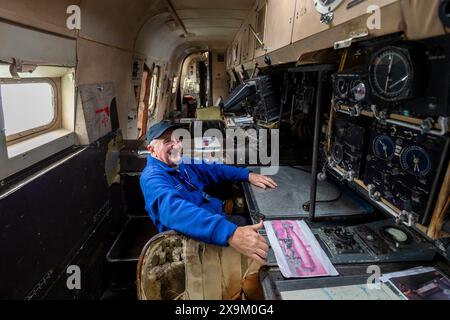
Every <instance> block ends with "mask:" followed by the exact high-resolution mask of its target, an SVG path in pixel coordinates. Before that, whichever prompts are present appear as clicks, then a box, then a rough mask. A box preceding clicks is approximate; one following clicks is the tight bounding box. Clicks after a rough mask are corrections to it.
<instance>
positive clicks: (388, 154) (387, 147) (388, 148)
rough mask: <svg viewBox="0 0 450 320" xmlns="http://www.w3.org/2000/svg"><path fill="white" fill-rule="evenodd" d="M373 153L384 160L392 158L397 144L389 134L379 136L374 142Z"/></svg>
mask: <svg viewBox="0 0 450 320" xmlns="http://www.w3.org/2000/svg"><path fill="white" fill-rule="evenodd" d="M372 147H373V153H374V154H375V155H376V156H377V157H378V158H381V159H383V160H390V159H392V157H393V156H394V153H395V145H394V142H393V141H392V139H391V138H390V137H388V136H379V137H377V138H376V139H375V140H374V142H373V146H372Z"/></svg>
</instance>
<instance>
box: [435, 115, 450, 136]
mask: <svg viewBox="0 0 450 320" xmlns="http://www.w3.org/2000/svg"><path fill="white" fill-rule="evenodd" d="M438 122H439V125H440V126H441V135H446V134H447V132H448V131H449V124H448V117H439V120H438Z"/></svg>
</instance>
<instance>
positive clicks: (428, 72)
mask: <svg viewBox="0 0 450 320" xmlns="http://www.w3.org/2000/svg"><path fill="white" fill-rule="evenodd" d="M351 55H354V56H355V55H357V56H358V59H355V58H354V57H351V58H350V59H349V60H350V61H351V62H350V63H349V64H350V65H348V66H346V68H345V70H344V71H343V72H340V73H338V74H335V75H334V77H333V83H334V88H333V90H334V96H335V102H336V104H337V108H338V109H339V107H340V106H342V105H345V106H346V107H347V108H349V109H350V110H352V114H351V115H353V116H355V115H359V114H360V112H358V111H368V112H374V111H375V112H376V113H385V114H386V116H388V115H390V114H394V115H400V116H405V117H411V118H417V119H422V120H424V119H428V118H430V119H433V121H434V123H437V122H438V118H439V117H449V116H450V105H449V92H450V72H449V70H450V36H441V37H436V38H432V39H427V40H423V41H416V42H412V41H402V40H399V39H395V38H393V39H392V40H384V41H380V42H379V43H377V42H373V41H369V42H365V43H361V44H359V45H357V46H355V48H354V50H353V51H352V53H351ZM354 61H358V62H356V63H355V62H354ZM352 64H353V65H352Z"/></svg>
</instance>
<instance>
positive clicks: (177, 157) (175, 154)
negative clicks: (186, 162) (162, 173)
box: [169, 144, 183, 166]
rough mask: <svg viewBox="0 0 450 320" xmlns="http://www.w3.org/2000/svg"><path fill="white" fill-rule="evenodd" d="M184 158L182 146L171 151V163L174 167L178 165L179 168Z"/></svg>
mask: <svg viewBox="0 0 450 320" xmlns="http://www.w3.org/2000/svg"><path fill="white" fill-rule="evenodd" d="M182 157H183V147H182V146H181V144H180V145H179V146H176V147H174V148H173V149H172V150H171V151H170V155H169V161H170V162H171V163H172V164H173V165H177V166H178V165H179V164H180V163H181V159H182Z"/></svg>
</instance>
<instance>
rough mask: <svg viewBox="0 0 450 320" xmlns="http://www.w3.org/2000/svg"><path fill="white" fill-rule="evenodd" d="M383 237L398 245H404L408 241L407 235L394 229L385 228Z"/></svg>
mask: <svg viewBox="0 0 450 320" xmlns="http://www.w3.org/2000/svg"><path fill="white" fill-rule="evenodd" d="M383 231H384V234H385V236H386V237H387V238H388V239H390V240H392V241H394V242H397V243H399V244H402V243H406V242H408V241H409V237H408V234H406V233H405V232H404V231H403V230H401V229H399V228H395V227H387V228H385V229H384V230H383Z"/></svg>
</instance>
